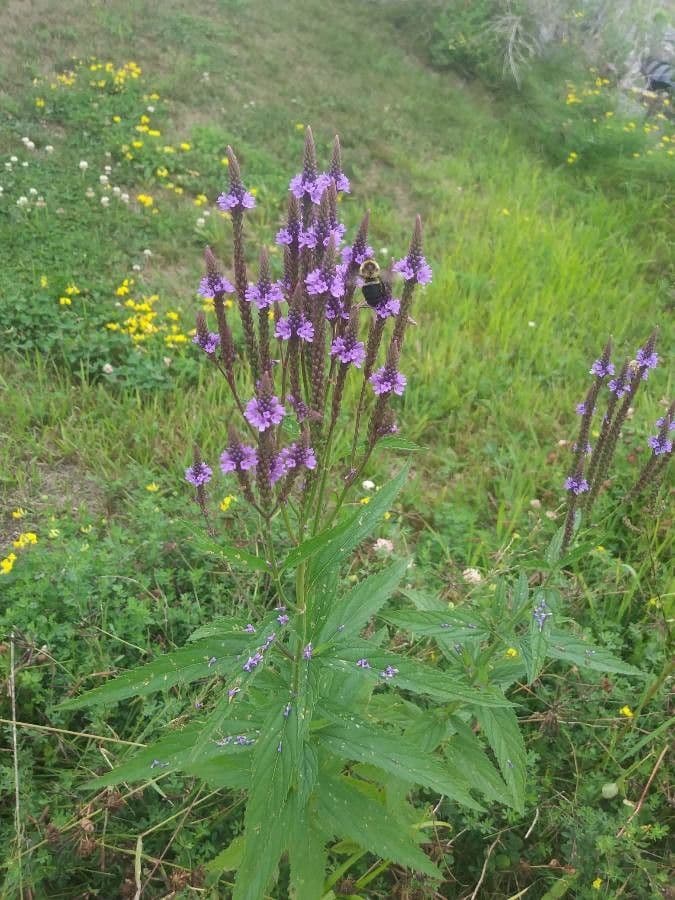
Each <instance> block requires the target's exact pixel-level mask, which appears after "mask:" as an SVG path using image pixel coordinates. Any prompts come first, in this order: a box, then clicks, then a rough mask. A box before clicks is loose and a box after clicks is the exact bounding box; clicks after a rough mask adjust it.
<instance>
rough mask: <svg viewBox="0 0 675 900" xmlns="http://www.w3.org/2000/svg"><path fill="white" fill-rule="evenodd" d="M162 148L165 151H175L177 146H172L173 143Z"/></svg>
mask: <svg viewBox="0 0 675 900" xmlns="http://www.w3.org/2000/svg"><path fill="white" fill-rule="evenodd" d="M162 150H163V151H164V152H165V153H175V152H176V148H175V147H172V146H171V144H167V145H166V146H165V147H162Z"/></svg>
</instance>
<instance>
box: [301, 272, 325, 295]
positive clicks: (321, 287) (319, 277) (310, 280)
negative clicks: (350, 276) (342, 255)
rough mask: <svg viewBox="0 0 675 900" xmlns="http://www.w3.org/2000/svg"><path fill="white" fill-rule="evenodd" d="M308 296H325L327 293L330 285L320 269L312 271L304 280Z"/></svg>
mask: <svg viewBox="0 0 675 900" xmlns="http://www.w3.org/2000/svg"><path fill="white" fill-rule="evenodd" d="M305 284H306V285H307V293H308V294H325V293H327V292H328V289H329V287H330V285H329V284H328V282H327V281H326V278H325V276H324V274H323V272H322V271H321V269H314V270H313V271H311V272H310V273H309V275H308V276H307V277H306V278H305Z"/></svg>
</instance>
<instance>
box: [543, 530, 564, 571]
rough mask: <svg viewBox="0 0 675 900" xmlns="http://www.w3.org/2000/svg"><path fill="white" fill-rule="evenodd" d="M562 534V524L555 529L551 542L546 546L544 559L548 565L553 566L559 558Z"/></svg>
mask: <svg viewBox="0 0 675 900" xmlns="http://www.w3.org/2000/svg"><path fill="white" fill-rule="evenodd" d="M564 535H565V528H564V526H563V527H560V528H559V529H558V530H557V531H556V533H555V534H554V535H553V537H552V538H551V543H550V544H549V545H548V547H547V548H546V552H545V554H544V559H545V560H546V562H547V563H548V564H549V566H554V565H555V564H556V563H557V562H558V560H559V559H560V554H561V553H562V543H563V538H564Z"/></svg>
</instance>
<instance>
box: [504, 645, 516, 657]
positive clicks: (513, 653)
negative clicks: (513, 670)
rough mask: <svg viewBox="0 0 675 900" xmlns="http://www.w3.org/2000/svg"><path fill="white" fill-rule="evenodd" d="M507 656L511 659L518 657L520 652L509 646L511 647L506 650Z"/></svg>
mask: <svg viewBox="0 0 675 900" xmlns="http://www.w3.org/2000/svg"><path fill="white" fill-rule="evenodd" d="M506 656H508V658H509V659H517V658H518V656H519V653H518V651H517V650H516V648H515V647H509V649H508V650H507V651H506Z"/></svg>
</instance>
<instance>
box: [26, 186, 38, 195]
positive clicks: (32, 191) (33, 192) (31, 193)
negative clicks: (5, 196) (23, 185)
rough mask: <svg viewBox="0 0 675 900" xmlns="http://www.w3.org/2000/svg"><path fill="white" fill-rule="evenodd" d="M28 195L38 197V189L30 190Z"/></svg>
mask: <svg viewBox="0 0 675 900" xmlns="http://www.w3.org/2000/svg"><path fill="white" fill-rule="evenodd" d="M28 193H29V194H30V195H31V197H37V190H36V188H28Z"/></svg>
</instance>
